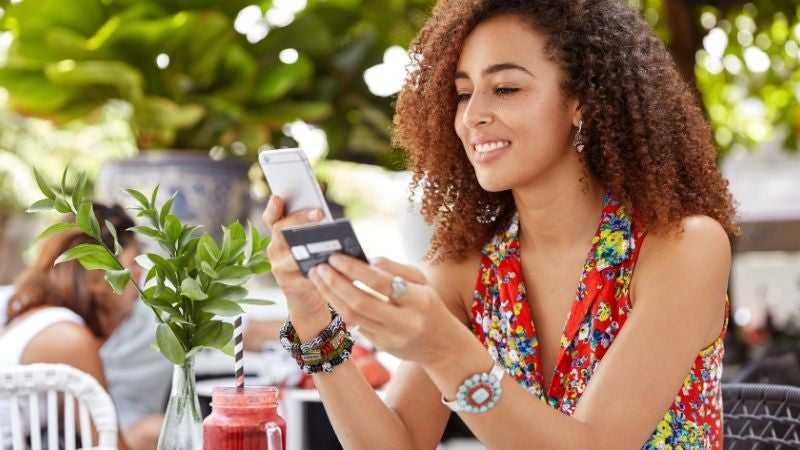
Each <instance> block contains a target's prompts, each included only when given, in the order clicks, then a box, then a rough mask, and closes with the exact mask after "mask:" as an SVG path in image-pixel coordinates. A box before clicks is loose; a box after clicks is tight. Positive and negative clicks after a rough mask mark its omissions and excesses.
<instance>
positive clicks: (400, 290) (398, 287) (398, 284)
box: [389, 276, 408, 300]
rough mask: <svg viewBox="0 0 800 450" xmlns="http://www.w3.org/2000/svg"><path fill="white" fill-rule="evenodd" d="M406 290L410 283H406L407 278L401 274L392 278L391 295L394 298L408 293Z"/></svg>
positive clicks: (397, 298) (396, 298)
mask: <svg viewBox="0 0 800 450" xmlns="http://www.w3.org/2000/svg"><path fill="white" fill-rule="evenodd" d="M406 292H408V283H406V280H405V279H403V277H401V276H395V277H394V278H392V295H390V296H389V297H390V298H391V299H392V300H399V299H400V297H402V296H404V295H406Z"/></svg>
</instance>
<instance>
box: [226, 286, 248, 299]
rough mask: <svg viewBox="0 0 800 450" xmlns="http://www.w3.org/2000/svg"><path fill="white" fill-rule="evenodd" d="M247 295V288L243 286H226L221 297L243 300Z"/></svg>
mask: <svg viewBox="0 0 800 450" xmlns="http://www.w3.org/2000/svg"><path fill="white" fill-rule="evenodd" d="M245 297H247V289H245V288H243V287H241V286H225V288H224V290H223V291H222V294H221V295H220V298H221V299H223V300H231V301H235V300H241V299H243V298H245Z"/></svg>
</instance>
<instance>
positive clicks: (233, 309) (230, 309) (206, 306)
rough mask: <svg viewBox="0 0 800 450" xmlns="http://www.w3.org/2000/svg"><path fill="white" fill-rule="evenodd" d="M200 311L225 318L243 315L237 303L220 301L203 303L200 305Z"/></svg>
mask: <svg viewBox="0 0 800 450" xmlns="http://www.w3.org/2000/svg"><path fill="white" fill-rule="evenodd" d="M200 310H202V311H205V312H209V313H213V314H216V315H218V316H226V317H230V316H238V315H239V314H242V313H244V310H243V309H242V307H241V306H239V304H238V303H236V302H232V301H230V300H222V299H216V300H209V301H207V302H203V303H201V306H200Z"/></svg>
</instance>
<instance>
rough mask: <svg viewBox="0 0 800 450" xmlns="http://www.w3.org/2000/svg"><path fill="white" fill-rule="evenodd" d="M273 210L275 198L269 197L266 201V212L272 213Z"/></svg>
mask: <svg viewBox="0 0 800 450" xmlns="http://www.w3.org/2000/svg"><path fill="white" fill-rule="evenodd" d="M274 212H275V198H274V197H270V198H269V201H268V202H267V214H269V215H272V214H273V213H274Z"/></svg>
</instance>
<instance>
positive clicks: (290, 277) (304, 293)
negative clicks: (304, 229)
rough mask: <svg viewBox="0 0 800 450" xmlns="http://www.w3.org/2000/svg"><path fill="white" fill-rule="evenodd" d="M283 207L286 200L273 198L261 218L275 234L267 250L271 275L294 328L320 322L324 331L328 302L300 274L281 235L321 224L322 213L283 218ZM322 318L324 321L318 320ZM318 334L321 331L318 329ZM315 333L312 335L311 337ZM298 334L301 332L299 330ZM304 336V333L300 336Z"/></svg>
mask: <svg viewBox="0 0 800 450" xmlns="http://www.w3.org/2000/svg"><path fill="white" fill-rule="evenodd" d="M284 207H285V203H284V201H283V199H281V198H280V197H277V196H274V195H273V196H272V197H270V199H269V203H268V204H267V208H266V209H265V210H264V214H263V215H262V220H263V221H264V223H265V224H266V225H267V226H268V227H269V228H270V229H271V230H272V240H271V241H270V244H269V246H268V247H267V257H268V258H269V262H270V264H271V265H272V275H273V276H274V277H275V280H276V281H277V282H278V285H279V286H280V287H281V290H283V293H284V294H285V295H286V302H287V306H288V309H289V317H290V318H291V320H292V322H293V323H294V325H295V327H297V325H298V323H295V322H307V321H309V320H310V319H315V321H317V322H322V328H324V327H325V325H327V324H328V322H330V313H329V312H328V308H327V305H326V304H325V300H324V299H323V298H322V297H321V296H320V294H319V292H317V289H316V288H315V287H314V284H312V283H311V282H310V281H309V280H308V279H307V278H305V277H304V276H303V274H302V273H301V272H300V268H299V267H297V263H296V262H295V261H294V258H292V255H291V252H290V250H289V245H288V244H287V243H286V240H285V239H284V238H283V234H282V233H281V230H282V229H284V228H286V227H291V226H297V225H303V224H308V223H315V222H319V221H320V220H322V218H323V214H322V211H319V210H311V211H300V212H297V213H294V214H291V215H289V216H286V217H284ZM320 318H321V320H316V319H320ZM301 327H302V325H301ZM312 328H313V327H312ZM320 329H321V328H320ZM315 331H319V329H318V330H315ZM315 331H311V333H314V332H315ZM298 332H301V330H300V329H298ZM301 334H304V333H302V332H301ZM301 337H302V336H301Z"/></svg>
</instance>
